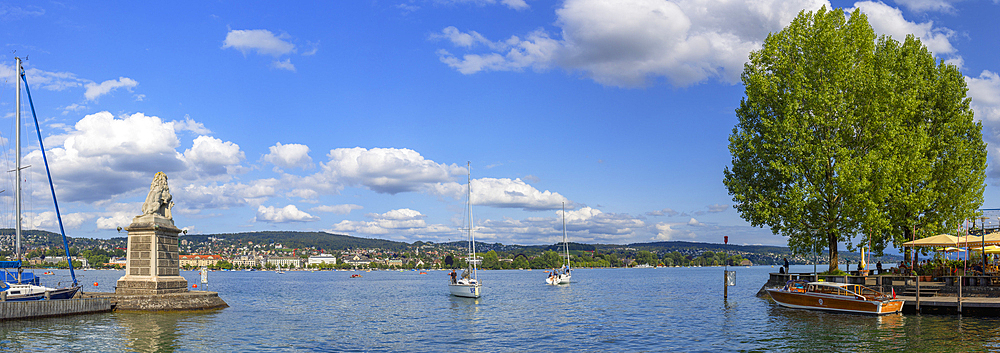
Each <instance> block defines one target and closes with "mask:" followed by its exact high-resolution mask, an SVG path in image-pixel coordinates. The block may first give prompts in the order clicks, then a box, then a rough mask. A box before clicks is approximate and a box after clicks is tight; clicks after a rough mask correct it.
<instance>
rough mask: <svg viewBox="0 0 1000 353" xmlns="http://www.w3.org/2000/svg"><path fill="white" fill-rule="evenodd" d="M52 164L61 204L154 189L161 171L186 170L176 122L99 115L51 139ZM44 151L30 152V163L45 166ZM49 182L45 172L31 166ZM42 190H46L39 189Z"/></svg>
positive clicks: (27, 160)
mask: <svg viewBox="0 0 1000 353" xmlns="http://www.w3.org/2000/svg"><path fill="white" fill-rule="evenodd" d="M45 144H46V147H48V148H49V151H48V158H49V165H50V167H51V168H52V176H53V178H55V179H56V180H55V185H56V188H57V191H58V195H59V198H60V200H62V201H98V200H106V199H109V198H112V197H115V196H117V195H121V194H123V193H126V192H129V191H132V190H135V189H136V188H138V187H141V186H142V185H143V184H145V185H149V184H148V183H149V180H151V176H152V175H153V174H155V173H156V172H158V171H165V172H168V173H169V172H176V171H182V170H184V169H185V168H186V167H185V162H184V160H183V158H182V156H181V155H180V154H179V153H177V152H176V151H175V148H177V147H178V146H179V145H180V141H179V140H178V139H177V136H176V135H175V134H174V130H173V127H172V125H171V123H164V122H163V121H161V120H160V118H158V117H155V116H145V115H143V114H142V113H135V114H132V115H130V116H123V117H122V118H115V117H114V116H113V115H111V113H108V112H99V113H95V114H90V115H87V116H85V117H84V118H83V119H80V121H78V122H77V123H76V124H75V125H74V126H72V127H71V128H69V129H68V130H67V132H66V133H64V134H55V135H51V136H49V137H48V138H47V139H46V141H45ZM41 157H42V156H41V153H40V152H39V151H38V150H34V151H30V152H28V153H27V154H26V155H25V157H24V160H25V164H29V165H36V166H41V165H42V160H41ZM28 171H29V173H35V174H36V176H35V178H36V180H45V175H44V168H30V169H29V170H28ZM36 192H41V191H36Z"/></svg>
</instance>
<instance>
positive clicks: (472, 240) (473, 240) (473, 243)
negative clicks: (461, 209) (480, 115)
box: [466, 162, 479, 283]
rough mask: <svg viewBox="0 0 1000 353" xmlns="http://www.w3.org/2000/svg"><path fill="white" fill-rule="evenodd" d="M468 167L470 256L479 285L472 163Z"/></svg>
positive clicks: (473, 272)
mask: <svg viewBox="0 0 1000 353" xmlns="http://www.w3.org/2000/svg"><path fill="white" fill-rule="evenodd" d="M466 166H467V167H468V168H469V195H468V201H469V207H468V208H469V249H471V250H472V253H471V254H469V257H470V260H471V261H470V263H471V264H472V276H473V277H474V278H475V279H476V283H479V274H478V273H477V271H476V270H477V266H476V234H475V233H473V232H472V222H473V220H472V162H466Z"/></svg>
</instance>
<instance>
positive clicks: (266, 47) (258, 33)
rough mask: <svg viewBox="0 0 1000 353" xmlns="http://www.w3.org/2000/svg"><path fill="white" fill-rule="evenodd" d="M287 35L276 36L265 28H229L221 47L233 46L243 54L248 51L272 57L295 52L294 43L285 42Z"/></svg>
mask: <svg viewBox="0 0 1000 353" xmlns="http://www.w3.org/2000/svg"><path fill="white" fill-rule="evenodd" d="M287 38H288V35H285V34H283V35H280V36H276V35H274V33H271V31H268V30H266V29H248V30H231V31H229V33H227V34H226V39H225V40H224V41H223V42H222V48H223V49H226V48H233V49H236V50H239V51H240V52H242V53H243V54H244V55H246V53H247V52H250V51H256V52H257V53H258V54H263V55H271V56H274V57H278V56H282V55H286V54H290V53H293V52H295V45H294V44H292V43H289V42H286V41H285V39H287Z"/></svg>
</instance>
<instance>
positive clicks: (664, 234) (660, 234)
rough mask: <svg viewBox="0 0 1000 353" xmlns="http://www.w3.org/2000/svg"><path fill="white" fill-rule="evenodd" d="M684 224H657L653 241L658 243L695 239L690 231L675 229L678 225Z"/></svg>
mask: <svg viewBox="0 0 1000 353" xmlns="http://www.w3.org/2000/svg"><path fill="white" fill-rule="evenodd" d="M682 224H684V223H657V224H655V225H654V226H653V228H654V229H655V234H654V235H653V238H652V240H656V241H670V240H677V239H678V238H684V239H685V240H691V239H695V238H696V236H695V234H694V233H692V232H691V231H688V230H679V229H674V227H676V226H678V225H682Z"/></svg>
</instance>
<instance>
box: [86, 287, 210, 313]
mask: <svg viewBox="0 0 1000 353" xmlns="http://www.w3.org/2000/svg"><path fill="white" fill-rule="evenodd" d="M76 297H77V298H108V299H111V302H112V303H113V304H112V305H113V306H114V310H115V311H192V310H210V309H222V308H228V307H229V304H226V301H224V300H222V298H219V293H218V292H208V291H189V292H185V293H173V294H159V295H122V294H118V293H106V292H93V293H84V292H80V293H79V294H77V296H76Z"/></svg>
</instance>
